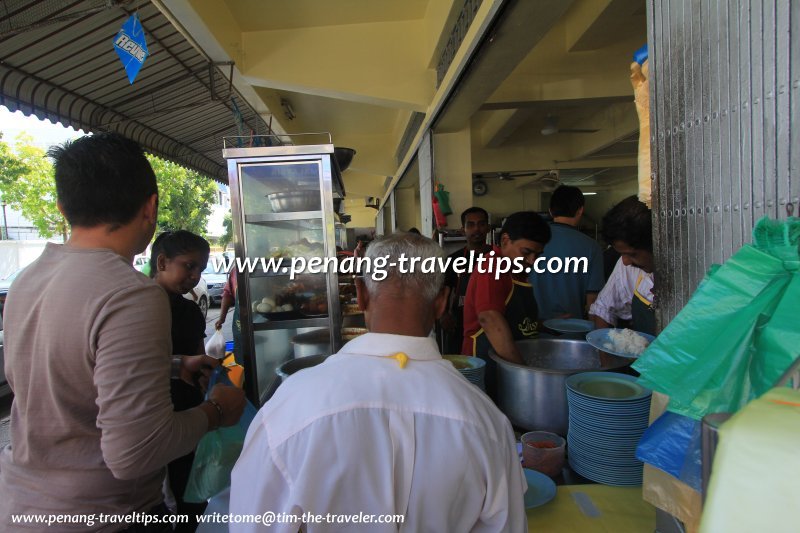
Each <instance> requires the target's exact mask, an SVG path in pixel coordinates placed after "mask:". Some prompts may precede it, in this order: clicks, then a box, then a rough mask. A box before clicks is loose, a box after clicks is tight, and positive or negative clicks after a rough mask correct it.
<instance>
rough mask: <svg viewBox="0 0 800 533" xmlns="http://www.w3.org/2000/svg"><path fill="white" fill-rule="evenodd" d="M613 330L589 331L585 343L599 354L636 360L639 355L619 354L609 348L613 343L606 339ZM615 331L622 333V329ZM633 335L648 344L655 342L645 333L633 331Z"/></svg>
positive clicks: (653, 338)
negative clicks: (645, 340)
mask: <svg viewBox="0 0 800 533" xmlns="http://www.w3.org/2000/svg"><path fill="white" fill-rule="evenodd" d="M614 329H615V328H605V329H596V330H594V331H590V332H589V333H587V334H586V342H588V343H589V344H591V345H592V346H594V347H595V348H597V349H598V350H600V351H601V352H606V353H610V354H613V355H618V356H620V357H627V358H629V359H637V358H638V357H639V354H633V353H627V352H620V351H617V350H614V349H613V348H611V346H612V345H613V343H612V342H611V339H610V338H609V337H608V334H609V332H611V331H613V330H614ZM617 331H622V329H617ZM634 333H636V334H637V335H640V336H642V337H644V338H645V339H647V342H648V344H649V343H651V342H653V341H654V340H656V338H655V337H653V336H652V335H648V334H647V333H642V332H641V331H635V332H634Z"/></svg>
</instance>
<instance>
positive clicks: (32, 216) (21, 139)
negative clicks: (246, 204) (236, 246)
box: [0, 133, 217, 240]
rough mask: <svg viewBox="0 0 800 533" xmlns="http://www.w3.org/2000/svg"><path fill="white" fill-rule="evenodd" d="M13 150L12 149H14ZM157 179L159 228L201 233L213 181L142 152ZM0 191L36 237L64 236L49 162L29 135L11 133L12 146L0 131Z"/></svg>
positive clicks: (213, 189)
mask: <svg viewBox="0 0 800 533" xmlns="http://www.w3.org/2000/svg"><path fill="white" fill-rule="evenodd" d="M15 151H16V153H15ZM147 159H148V160H149V161H150V165H151V166H152V167H153V171H154V172H155V174H156V180H157V181H158V191H159V208H158V229H159V231H166V230H178V229H185V230H188V231H191V232H194V233H197V234H199V235H203V236H205V234H206V224H207V223H208V217H209V215H210V214H211V203H212V202H213V201H214V199H215V197H216V194H217V188H216V186H215V185H214V182H213V181H212V180H210V179H208V178H206V177H203V176H201V175H200V174H198V173H197V172H194V171H191V170H188V169H186V168H184V167H182V166H180V165H178V164H176V163H172V162H170V161H165V160H163V159H160V158H158V157H155V156H152V155H150V154H147ZM0 195H2V198H3V201H4V202H6V203H7V204H8V205H10V206H11V207H12V208H13V209H16V210H18V211H20V212H21V213H22V216H23V217H25V218H26V219H28V220H30V221H31V223H32V224H33V225H34V226H35V227H36V229H37V230H38V231H39V233H40V234H41V235H42V237H45V238H50V237H52V236H53V235H56V234H60V235H62V236H63V237H64V240H66V239H67V237H68V230H69V225H68V224H67V221H66V220H65V219H64V217H63V216H62V215H61V213H60V212H59V211H58V208H57V207H56V185H55V180H54V179H53V165H52V163H51V162H50V160H49V159H48V158H47V156H46V154H45V151H44V150H42V149H41V148H38V147H36V146H34V145H33V139H32V137H31V136H30V135H28V134H26V133H22V134H20V135H19V136H18V137H17V142H16V146H15V150H12V149H11V147H10V146H8V145H7V144H6V143H4V142H3V141H2V134H1V133H0Z"/></svg>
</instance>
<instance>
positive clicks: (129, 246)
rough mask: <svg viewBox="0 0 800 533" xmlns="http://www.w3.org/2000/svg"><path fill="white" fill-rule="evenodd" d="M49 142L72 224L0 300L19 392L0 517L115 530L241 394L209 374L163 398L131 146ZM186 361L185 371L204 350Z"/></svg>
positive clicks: (146, 182) (161, 347)
mask: <svg viewBox="0 0 800 533" xmlns="http://www.w3.org/2000/svg"><path fill="white" fill-rule="evenodd" d="M52 155H53V157H54V159H55V161H56V164H55V171H56V172H55V174H56V189H57V193H58V203H59V208H60V209H61V211H62V213H63V214H64V216H65V217H66V219H67V220H68V222H69V223H70V225H71V226H72V233H71V235H70V238H69V241H68V242H67V243H66V244H65V245H63V246H62V245H56V244H48V245H47V248H46V249H45V251H44V253H43V254H42V255H41V257H40V258H39V259H37V260H36V261H35V262H34V263H32V264H31V265H30V266H28V267H27V268H26V269H25V270H24V272H22V273H21V274H20V275H19V276H18V277H17V279H16V280H15V282H14V284H13V286H12V288H11V290H10V291H9V296H8V299H7V303H6V308H5V316H4V318H5V357H6V373H7V375H8V381H9V384H10V385H11V388H12V389H13V391H14V394H15V397H14V402H13V404H12V407H11V446H9V447H7V448H6V449H4V450H3V451H2V453H0V524H2V526H1V527H0V529H2V530H3V531H10V530H18V529H19V530H24V529H37V530H38V529H42V528H43V527H44V526H43V524H42V523H41V522H38V521H39V520H45V523H50V526H55V527H56V529H58V530H76V531H119V530H124V529H126V528H129V527H131V526H132V525H136V523H137V522H138V523H139V526H141V522H142V520H143V516H144V515H145V514H147V513H152V511H153V509H154V508H157V507H158V506H159V505H160V504H161V501H162V496H161V483H162V481H163V478H164V466H165V465H166V464H167V463H168V462H169V461H170V460H172V459H174V458H176V457H179V456H181V455H184V454H186V453H188V452H189V451H190V450H192V449H193V448H194V447H195V446H196V444H197V442H198V440H199V439H200V437H201V436H202V435H203V434H205V432H206V431H208V430H209V429H212V428H216V427H218V426H220V425H232V424H234V423H235V422H236V421H238V418H239V416H240V415H241V412H242V409H243V406H244V397H243V393H242V392H241V391H240V390H238V389H234V388H232V387H224V386H219V385H218V386H217V387H215V388H214V390H212V392H211V396H210V400H209V401H208V402H205V403H203V404H202V405H200V406H198V407H196V408H194V409H190V410H188V411H182V412H174V411H173V406H172V403H171V401H170V395H169V379H170V365H171V361H172V357H171V355H170V354H171V353H172V346H171V340H170V324H171V317H170V310H169V303H168V300H167V296H166V294H165V293H164V291H163V290H162V289H161V288H160V287H158V286H157V285H156V284H155V283H153V282H152V281H151V280H149V279H148V278H146V277H145V276H143V275H142V274H140V273H138V272H136V271H135V270H134V269H133V267H132V266H131V262H132V260H133V257H134V256H135V255H136V254H137V253H140V252H141V251H143V250H144V249H145V247H146V245H147V243H148V242H149V241H150V239H151V238H152V236H153V232H154V230H155V225H156V217H157V211H158V194H157V188H156V181H155V175H154V174H153V171H152V169H151V168H150V165H149V163H148V162H147V160H146V159H145V157H144V154H143V153H142V151H141V149H140V148H139V147H138V146H137V145H136V144H135V143H133V142H132V141H128V140H126V139H124V138H122V137H119V136H116V135H106V134H104V135H97V136H93V137H84V138H81V139H79V140H77V141H75V142H73V143H71V144H68V145H67V146H65V147H64V148H60V149H57V150H55V151H54V152H53V153H52ZM198 357H199V358H202V357H203V356H198ZM182 363H183V368H182V372H191V371H196V370H198V369H199V365H200V364H201V363H202V360H201V359H198V358H183V360H182ZM178 364H179V366H180V364H181V361H178ZM100 513H104V514H106V515H114V516H116V517H120V516H124V515H128V520H129V521H128V522H120V519H119V518H110V517H109V518H106V519H105V520H103V519H102V518H101V517H100ZM133 513H137V514H135V515H134V514H133ZM37 515H39V516H38V517H37ZM59 515H61V516H59ZM150 516H154V515H152V514H151V515H150ZM42 517H44V518H42ZM53 517H58V518H53ZM56 519H57V520H58V522H55V521H54V520H56ZM131 519H132V520H133V522H131V521H130V520H131ZM26 521H27V523H26ZM37 522H38V523H37Z"/></svg>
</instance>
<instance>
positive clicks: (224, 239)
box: [219, 213, 233, 250]
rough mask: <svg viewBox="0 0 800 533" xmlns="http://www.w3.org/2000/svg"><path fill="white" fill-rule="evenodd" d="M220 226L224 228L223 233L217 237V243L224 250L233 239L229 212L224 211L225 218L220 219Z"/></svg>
mask: <svg viewBox="0 0 800 533" xmlns="http://www.w3.org/2000/svg"><path fill="white" fill-rule="evenodd" d="M222 227H224V228H225V233H223V234H222V236H221V237H220V238H219V245H220V246H222V249H223V250H224V249H225V248H227V247H228V245H229V244H230V243H231V242H232V241H233V220H232V219H231V214H230V213H225V218H223V219H222Z"/></svg>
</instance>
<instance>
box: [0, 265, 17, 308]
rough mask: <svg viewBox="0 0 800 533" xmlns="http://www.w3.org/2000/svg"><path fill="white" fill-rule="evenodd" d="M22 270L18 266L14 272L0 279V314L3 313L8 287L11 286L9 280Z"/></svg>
mask: <svg viewBox="0 0 800 533" xmlns="http://www.w3.org/2000/svg"><path fill="white" fill-rule="evenodd" d="M20 272H22V269H21V268H20V269H19V270H17V271H16V272H12V273H11V274H9V275H8V276H6V277H5V278H3V279H0V316H2V315H3V308H4V307H5V306H6V296H8V288H9V287H10V286H11V282H12V281H14V278H16V277H17V275H18V274H19V273H20Z"/></svg>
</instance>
